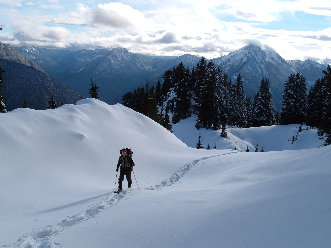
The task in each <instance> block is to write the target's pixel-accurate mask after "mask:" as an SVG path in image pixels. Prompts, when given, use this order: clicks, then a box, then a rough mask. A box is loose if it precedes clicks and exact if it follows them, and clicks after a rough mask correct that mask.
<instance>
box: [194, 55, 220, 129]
mask: <svg viewBox="0 0 331 248" xmlns="http://www.w3.org/2000/svg"><path fill="white" fill-rule="evenodd" d="M202 61H203V59H202ZM205 69H206V71H204V72H206V75H205V78H204V81H203V83H204V84H203V85H202V84H201V85H200V86H196V89H199V91H197V92H196V94H198V95H199V96H200V98H199V99H197V98H196V101H198V106H197V110H198V119H197V124H196V127H198V128H207V129H209V128H213V129H215V130H217V129H219V128H220V126H221V120H220V111H221V110H220V98H219V94H220V93H219V92H220V84H221V79H222V71H221V69H220V68H218V67H216V66H215V64H214V63H213V62H212V61H210V62H209V63H208V64H207V66H206V68H205ZM198 84H200V83H198ZM202 89H203V90H202Z"/></svg>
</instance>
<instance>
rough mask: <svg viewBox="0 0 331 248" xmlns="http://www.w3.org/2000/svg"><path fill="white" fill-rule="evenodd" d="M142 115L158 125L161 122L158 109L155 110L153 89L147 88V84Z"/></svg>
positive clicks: (155, 103) (155, 102)
mask: <svg viewBox="0 0 331 248" xmlns="http://www.w3.org/2000/svg"><path fill="white" fill-rule="evenodd" d="M143 114H144V115H146V116H148V117H149V118H151V119H152V120H154V121H156V122H158V123H160V122H161V120H160V114H159V112H158V108H157V101H156V98H155V88H154V87H150V88H149V83H148V82H146V87H145V97H144V111H143Z"/></svg>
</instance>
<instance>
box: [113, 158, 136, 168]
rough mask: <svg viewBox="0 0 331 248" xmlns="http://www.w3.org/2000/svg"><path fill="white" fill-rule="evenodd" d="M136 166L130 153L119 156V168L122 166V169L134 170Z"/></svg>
mask: <svg viewBox="0 0 331 248" xmlns="http://www.w3.org/2000/svg"><path fill="white" fill-rule="evenodd" d="M133 166H134V162H133V160H132V158H131V157H130V156H128V155H126V156H125V157H123V156H122V155H121V156H120V157H119V158H118V163H117V169H118V168H119V167H121V169H122V168H123V169H129V168H130V170H132V168H133Z"/></svg>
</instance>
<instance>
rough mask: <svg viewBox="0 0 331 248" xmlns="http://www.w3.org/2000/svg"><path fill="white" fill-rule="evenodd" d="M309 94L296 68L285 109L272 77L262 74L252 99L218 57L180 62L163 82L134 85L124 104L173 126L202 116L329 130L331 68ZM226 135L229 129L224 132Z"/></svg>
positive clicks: (203, 121) (210, 123)
mask: <svg viewBox="0 0 331 248" xmlns="http://www.w3.org/2000/svg"><path fill="white" fill-rule="evenodd" d="M323 74H324V76H323V77H322V78H321V79H318V80H317V81H316V83H315V85H314V86H313V87H312V88H311V89H310V90H309V92H308V94H307V85H306V79H305V78H304V77H303V76H302V75H301V74H300V73H294V74H291V75H290V76H289V77H288V80H287V81H286V82H285V85H284V86H285V88H284V91H283V101H282V109H281V111H280V114H278V113H277V112H276V111H275V107H274V105H273V102H272V94H271V90H270V82H269V80H268V79H267V78H262V79H261V82H260V88H259V91H258V92H257V93H256V95H255V97H254V98H253V99H251V98H249V97H247V96H246V95H245V92H244V83H243V78H242V76H241V75H240V74H239V75H238V76H237V78H236V80H235V82H232V81H231V80H230V79H229V78H228V76H227V75H226V74H225V73H223V71H222V69H221V68H220V67H218V66H216V65H215V64H214V63H213V61H207V60H206V59H205V58H204V57H202V58H201V60H200V61H199V63H198V64H197V66H196V67H194V68H193V69H192V70H189V69H188V68H186V67H185V66H184V65H183V63H179V65H177V66H176V67H174V68H173V69H172V70H167V71H166V72H165V73H164V74H163V80H162V83H161V82H160V81H158V82H157V84H156V86H155V87H154V86H152V87H150V86H149V83H146V86H145V87H142V88H138V89H135V90H134V91H132V92H128V93H126V94H125V95H124V96H123V104H124V105H125V106H128V107H130V108H132V109H134V110H136V111H138V112H140V113H143V114H145V115H146V116H148V117H150V118H152V119H153V120H155V121H157V122H159V123H160V124H162V125H163V126H165V127H166V128H167V129H169V130H171V124H176V123H178V122H179V121H180V120H183V119H186V118H188V117H190V116H191V115H192V114H195V115H196V116H197V122H196V127H197V128H198V129H199V128H206V129H215V130H218V129H222V132H223V133H226V131H225V127H226V126H237V127H252V126H268V125H273V124H296V123H297V124H303V123H306V124H307V125H310V126H313V127H317V128H319V130H320V132H321V133H326V134H327V135H328V137H329V138H328V141H327V142H328V143H330V127H331V123H330V121H331V117H330V116H331V114H330V111H331V106H330V97H331V93H330V92H331V82H330V80H331V68H330V66H328V67H327V69H326V70H325V71H323ZM225 136H226V135H225Z"/></svg>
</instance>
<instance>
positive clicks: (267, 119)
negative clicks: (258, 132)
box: [252, 78, 275, 126]
mask: <svg viewBox="0 0 331 248" xmlns="http://www.w3.org/2000/svg"><path fill="white" fill-rule="evenodd" d="M252 122H253V125H254V126H269V125H272V124H274V123H275V108H274V106H273V104H272V96H271V91H270V83H269V80H268V79H264V78H263V79H262V80H261V85H260V90H259V91H258V92H257V93H256V95H255V98H254V103H253V120H252Z"/></svg>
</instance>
